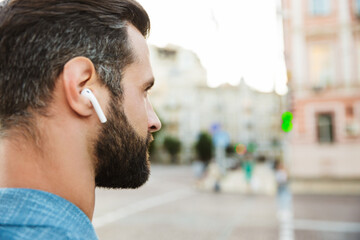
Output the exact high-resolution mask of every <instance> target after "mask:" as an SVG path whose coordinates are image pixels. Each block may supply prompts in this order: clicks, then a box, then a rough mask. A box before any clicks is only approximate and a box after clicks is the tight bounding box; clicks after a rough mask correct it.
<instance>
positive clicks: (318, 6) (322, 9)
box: [309, 0, 331, 16]
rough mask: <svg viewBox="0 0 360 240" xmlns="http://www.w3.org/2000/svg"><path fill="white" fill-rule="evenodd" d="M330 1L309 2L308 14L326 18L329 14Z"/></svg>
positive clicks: (313, 0)
mask: <svg viewBox="0 0 360 240" xmlns="http://www.w3.org/2000/svg"><path fill="white" fill-rule="evenodd" d="M330 1H331V0H310V2H309V5H310V13H311V14H312V15H315V16H326V15H329V14H330V5H331V2H330Z"/></svg>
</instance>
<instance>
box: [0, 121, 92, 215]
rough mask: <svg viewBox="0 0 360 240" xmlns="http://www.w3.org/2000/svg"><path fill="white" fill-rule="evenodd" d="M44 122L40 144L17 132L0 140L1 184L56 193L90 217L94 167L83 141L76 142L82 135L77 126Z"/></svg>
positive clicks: (81, 139)
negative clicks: (71, 127) (74, 127)
mask: <svg viewBox="0 0 360 240" xmlns="http://www.w3.org/2000/svg"><path fill="white" fill-rule="evenodd" d="M46 126H47V127H46V131H44V130H45V129H43V131H41V132H46V136H43V137H45V138H41V139H42V141H41V142H40V146H39V143H38V144H36V145H35V144H34V143H33V142H32V141H31V140H28V139H25V138H23V137H19V136H17V137H15V136H14V137H7V138H3V139H1V140H0V187H3V188H31V189H38V190H43V191H46V192H50V193H53V194H56V195H58V196H60V197H63V198H64V199H66V200H68V201H70V202H72V203H73V204H75V205H76V206H77V207H79V208H80V209H81V210H82V211H83V212H84V213H85V214H86V215H87V216H88V217H89V219H90V220H92V216H93V212H94V205H95V175H94V167H93V164H92V163H91V161H90V159H91V158H90V156H89V155H88V149H87V148H86V143H85V142H84V143H83V144H78V143H79V141H85V140H84V139H85V137H84V136H82V138H80V137H79V134H78V131H79V129H68V130H67V131H64V128H60V127H59V126H58V124H47V125H46ZM75 133H77V134H78V135H75ZM75 141H77V142H75ZM79 146H84V147H83V148H84V149H81V148H79Z"/></svg>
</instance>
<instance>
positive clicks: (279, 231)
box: [93, 165, 360, 240]
mask: <svg viewBox="0 0 360 240" xmlns="http://www.w3.org/2000/svg"><path fill="white" fill-rule="evenodd" d="M151 173H152V174H151V176H150V179H149V181H148V182H147V183H146V184H145V185H144V186H143V187H141V188H139V189H136V190H105V189H97V190H96V205H95V213H94V219H93V223H94V226H95V230H96V232H97V234H98V236H99V238H100V239H101V240H110V239H136V240H151V239H154V240H155V239H156V240H165V239H166V240H167V239H171V240H177V239H179V240H180V239H181V240H183V239H190V240H192V239H194V240H195V239H196V240H202V239H204V240H235V239H246V240H253V239H256V240H257V239H264V240H272V239H274V240H275V239H276V240H278V239H283V240H293V239H297V240H302V239H304V240H305V239H306V240H308V239H314V240H316V239H326V240H329V239H330V240H331V239H334V240H335V239H336V240H338V239H346V240H356V239H360V204H359V203H360V196H321V195H318V196H315V195H299V196H293V197H292V199H293V214H292V213H291V211H289V212H278V211H277V201H276V196H260V195H244V194H236V193H226V194H225V193H215V192H204V191H199V190H197V189H196V188H195V187H194V185H195V184H194V183H195V177H194V175H193V172H192V169H191V167H190V166H161V165H154V166H152V171H151Z"/></svg>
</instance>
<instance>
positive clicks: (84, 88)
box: [0, 0, 161, 240]
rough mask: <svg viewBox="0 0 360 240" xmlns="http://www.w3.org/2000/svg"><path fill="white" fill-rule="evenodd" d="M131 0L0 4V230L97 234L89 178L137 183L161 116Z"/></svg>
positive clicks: (38, 235) (145, 26) (46, 235)
mask: <svg viewBox="0 0 360 240" xmlns="http://www.w3.org/2000/svg"><path fill="white" fill-rule="evenodd" d="M149 30H150V21H149V17H148V15H147V13H146V11H145V10H144V9H143V8H142V6H141V5H140V4H139V3H137V2H136V1H134V0H102V1H98V0H46V1H45V0H7V1H5V2H2V3H0V239H1V240H8V239H11V240H18V239H21V240H24V239H25V240H27V239H31V240H34V239H37V240H39V239H40V240H41V239H46V240H48V239H52V240H54V239H55V240H56V239H86V240H92V239H97V236H96V234H95V231H94V228H93V226H92V224H91V220H92V217H93V212H94V204H95V187H105V188H116V189H117V188H137V187H139V186H141V185H142V184H144V183H145V182H146V181H147V179H148V177H149V172H150V163H149V160H148V146H149V143H150V142H151V141H152V136H151V133H153V132H155V131H158V130H159V129H160V127H161V123H160V121H159V119H158V117H157V115H156V114H155V112H154V111H153V108H152V105H151V103H150V101H149V97H148V90H149V89H150V88H151V87H152V86H153V84H154V78H153V73H152V69H151V66H150V60H149V50H148V46H147V43H146V37H147V35H148V33H149Z"/></svg>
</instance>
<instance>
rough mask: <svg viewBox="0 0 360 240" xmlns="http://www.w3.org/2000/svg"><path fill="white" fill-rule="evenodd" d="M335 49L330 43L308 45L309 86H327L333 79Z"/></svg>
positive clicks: (331, 83) (332, 82)
mask: <svg viewBox="0 0 360 240" xmlns="http://www.w3.org/2000/svg"><path fill="white" fill-rule="evenodd" d="M335 69H336V68H335V51H334V48H332V44H330V43H312V44H311V45H309V71H310V73H309V77H310V82H311V87H321V88H323V87H327V86H331V85H333V84H334V81H335Z"/></svg>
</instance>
